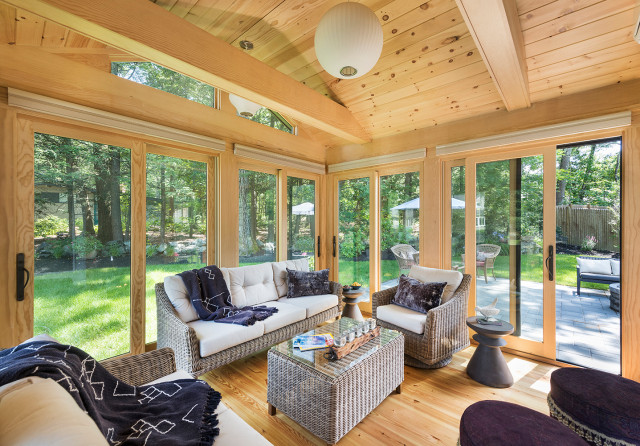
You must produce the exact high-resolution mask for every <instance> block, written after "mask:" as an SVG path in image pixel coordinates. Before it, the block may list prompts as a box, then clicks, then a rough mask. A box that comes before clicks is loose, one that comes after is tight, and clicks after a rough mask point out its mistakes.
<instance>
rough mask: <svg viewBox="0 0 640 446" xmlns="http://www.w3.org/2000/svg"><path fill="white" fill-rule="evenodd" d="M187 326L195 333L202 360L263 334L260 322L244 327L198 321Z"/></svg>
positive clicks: (262, 326) (262, 325)
mask: <svg viewBox="0 0 640 446" xmlns="http://www.w3.org/2000/svg"><path fill="white" fill-rule="evenodd" d="M187 325H188V326H189V327H191V328H193V329H194V330H195V332H196V336H197V337H198V341H200V356H202V357H203V358H204V357H207V356H209V355H213V354H214V353H218V352H220V351H222V350H225V349H227V348H229V347H234V346H236V345H238V344H242V343H243V342H247V341H250V340H252V339H255V338H258V337H260V336H262V335H263V334H264V324H263V323H262V322H256V323H255V324H253V325H247V326H245V325H235V324H221V323H218V322H213V321H200V320H198V321H193V322H189V323H188V324H187Z"/></svg>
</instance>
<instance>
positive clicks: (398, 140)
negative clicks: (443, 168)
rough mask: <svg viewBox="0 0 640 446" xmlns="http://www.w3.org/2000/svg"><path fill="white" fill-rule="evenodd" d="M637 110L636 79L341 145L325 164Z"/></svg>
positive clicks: (639, 82) (639, 96)
mask: <svg viewBox="0 0 640 446" xmlns="http://www.w3.org/2000/svg"><path fill="white" fill-rule="evenodd" d="M638 109H640V79H636V80H633V81H629V82H625V83H620V84H615V85H610V86H607V87H602V88H598V89H595V90H590V91H585V92H582V93H575V94H572V95H568V96H561V97H559V98H554V99H549V100H546V101H542V102H536V103H535V104H533V105H532V106H531V107H529V108H526V109H521V110H515V111H512V112H507V111H506V110H501V111H498V112H494V113H486V114H484V115H480V116H474V117H471V118H467V119H462V120H459V121H454V122H450V123H446V124H441V125H435V126H428V127H424V128H421V129H418V130H413V131H410V132H405V133H402V134H399V135H393V136H388V137H384V138H377V139H375V140H373V141H372V142H371V143H368V144H360V145H358V144H345V145H343V146H338V147H335V148H332V149H330V150H328V151H327V164H335V163H342V162H346V161H352V160H356V159H361V158H366V157H372V156H380V155H388V154H391V153H398V152H404V151H407V150H412V149H417V148H420V147H427V148H428V149H429V148H435V146H436V145H439V144H448V143H452V142H457V141H464V140H467V139H473V138H481V137H484V136H491V135H498V134H501V133H507V132H514V131H518V130H525V129H529V128H534V127H540V126H545V125H552V124H558V123H561V122H567V121H575V120H578V119H585V118H591V117H594V116H600V115H606V114H610V113H616V112H620V111H625V110H638Z"/></svg>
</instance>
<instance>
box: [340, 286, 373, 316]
mask: <svg viewBox="0 0 640 446" xmlns="http://www.w3.org/2000/svg"><path fill="white" fill-rule="evenodd" d="M363 295H364V290H363V289H362V288H361V289H359V290H355V291H354V290H351V291H343V292H342V301H343V302H344V303H345V306H344V309H343V310H342V317H350V318H351V319H354V320H356V321H363V320H364V318H363V317H362V313H360V308H359V307H358V302H364V301H366V300H367V299H365V298H363Z"/></svg>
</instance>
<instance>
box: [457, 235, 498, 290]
mask: <svg viewBox="0 0 640 446" xmlns="http://www.w3.org/2000/svg"><path fill="white" fill-rule="evenodd" d="M500 249H501V248H500V247H499V246H498V245H491V244H488V243H485V244H481V245H477V246H476V256H477V258H476V268H477V269H479V270H482V271H484V283H487V282H488V281H487V270H488V269H491V275H492V276H493V280H496V273H495V270H494V269H493V266H494V263H495V261H496V257H498V255H499V254H500ZM462 263H465V261H464V254H462Z"/></svg>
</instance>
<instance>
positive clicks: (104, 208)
mask: <svg viewBox="0 0 640 446" xmlns="http://www.w3.org/2000/svg"><path fill="white" fill-rule="evenodd" d="M93 153H94V155H95V162H94V169H95V172H96V203H97V204H98V240H100V241H101V242H102V243H103V244H104V243H107V242H109V241H111V240H113V226H112V224H111V219H112V215H111V175H110V168H109V167H110V166H109V164H110V163H106V162H105V161H106V160H107V159H109V155H108V154H109V147H108V146H105V145H101V144H94V145H93ZM105 154H107V155H106V156H105Z"/></svg>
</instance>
